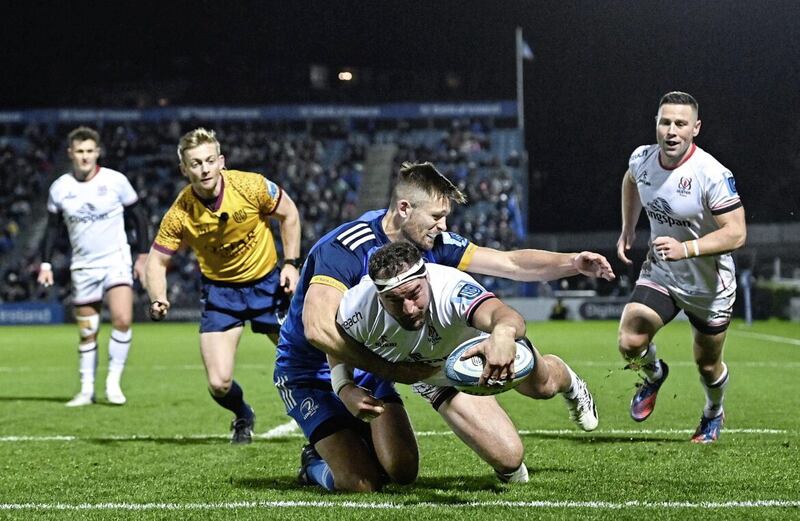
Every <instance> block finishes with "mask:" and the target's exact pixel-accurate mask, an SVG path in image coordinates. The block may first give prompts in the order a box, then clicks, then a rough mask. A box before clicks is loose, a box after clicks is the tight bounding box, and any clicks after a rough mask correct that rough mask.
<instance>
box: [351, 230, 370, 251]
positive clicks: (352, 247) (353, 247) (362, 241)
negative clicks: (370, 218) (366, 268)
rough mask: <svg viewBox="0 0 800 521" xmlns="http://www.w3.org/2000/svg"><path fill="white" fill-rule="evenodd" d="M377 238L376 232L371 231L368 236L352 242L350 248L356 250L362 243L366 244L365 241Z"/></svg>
mask: <svg viewBox="0 0 800 521" xmlns="http://www.w3.org/2000/svg"><path fill="white" fill-rule="evenodd" d="M375 239H376V237H375V234H374V233H370V234H369V235H367V236H366V237H362V238H361V239H359V240H357V241H356V242H354V243H353V244H351V245H350V249H351V250H353V251H355V249H356V248H358V247H359V246H361V245H362V244H364V243H365V242H367V241H374V240H375Z"/></svg>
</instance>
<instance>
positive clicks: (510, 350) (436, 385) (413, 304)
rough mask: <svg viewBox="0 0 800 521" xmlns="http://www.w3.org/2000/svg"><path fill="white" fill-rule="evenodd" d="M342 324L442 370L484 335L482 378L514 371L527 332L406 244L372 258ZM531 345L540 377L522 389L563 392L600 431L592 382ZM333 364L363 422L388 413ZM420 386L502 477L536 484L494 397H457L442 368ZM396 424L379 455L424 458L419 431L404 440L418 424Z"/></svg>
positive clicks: (500, 307) (338, 387) (479, 349)
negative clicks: (420, 454)
mask: <svg viewBox="0 0 800 521" xmlns="http://www.w3.org/2000/svg"><path fill="white" fill-rule="evenodd" d="M337 323H338V324H339V325H340V327H341V328H342V330H343V331H344V332H345V333H346V334H347V335H346V336H347V337H349V338H351V339H353V340H354V341H355V342H357V343H358V344H361V345H363V346H365V347H366V348H368V349H370V350H371V351H373V352H374V353H376V354H377V355H379V356H380V357H381V358H383V359H385V360H388V361H390V362H405V361H413V362H423V363H426V364H430V365H432V366H434V367H441V366H443V365H444V361H445V360H446V359H447V357H448V355H449V354H450V353H451V352H452V351H453V349H454V348H455V347H457V346H458V345H459V344H461V343H462V342H464V341H466V340H469V339H471V338H475V337H477V336H481V335H484V336H485V337H486V339H487V341H486V342H484V343H481V344H479V345H478V346H476V347H475V348H473V350H474V351H469V352H467V353H466V354H465V356H472V355H475V354H479V353H480V354H482V355H484V356H485V358H486V367H485V370H484V373H483V376H482V378H483V379H485V380H498V381H502V380H505V379H507V378H508V377H509V376H510V375H511V373H513V363H514V357H515V354H516V342H515V340H516V339H519V338H525V330H526V326H525V321H524V319H523V318H522V317H521V316H520V315H519V313H517V312H516V311H515V310H514V309H512V308H510V307H509V306H507V305H505V304H504V303H503V302H501V301H500V300H499V299H498V298H497V297H495V295H494V294H493V293H491V292H489V291H486V289H484V288H483V287H482V286H481V285H480V284H478V282H476V281H475V279H473V278H472V277H471V276H470V275H468V274H467V273H464V272H463V271H460V270H458V269H456V268H453V267H450V266H442V265H438V264H428V263H426V262H424V261H423V259H422V253H421V252H420V251H419V250H418V249H417V248H416V246H414V245H412V244H410V243H408V242H405V241H398V242H394V243H391V244H388V245H386V246H383V247H381V248H380V249H378V250H377V251H375V253H374V254H373V255H372V257H371V258H370V260H369V275H368V276H365V277H363V278H362V279H361V282H360V283H359V284H357V285H356V286H354V287H352V288H350V289H349V290H347V292H346V293H345V294H344V296H343V298H342V301H341V303H340V304H339V310H338V313H337ZM483 332H485V333H490V334H488V335H486V334H485V333H483ZM525 341H526V342H527V339H525ZM528 344H529V345H530V343H529V342H528ZM531 349H532V350H533V352H534V357H535V367H534V371H533V372H532V373H531V376H529V377H528V378H526V379H525V380H524V381H523V382H522V383H521V384H520V385H519V386H518V387H516V390H517V391H519V392H520V393H522V394H524V395H526V396H529V397H531V398H535V399H549V398H552V397H553V396H555V395H556V394H562V396H564V398H565V400H566V404H567V406H568V408H569V410H570V416H571V417H572V419H573V420H574V421H575V422H576V423H577V424H578V426H579V427H580V428H582V429H583V430H586V431H591V430H594V429H595V428H596V427H597V411H596V409H595V406H594V400H593V398H592V395H591V393H590V392H589V390H588V388H587V386H586V383H585V382H584V381H583V380H582V379H581V378H580V377H578V376H577V375H576V374H575V373H574V372H573V371H572V370H571V369H570V368H569V366H568V365H567V364H565V363H564V362H563V361H562V360H561V359H560V358H558V357H557V356H554V355H541V354H539V352H538V351H537V350H536V349H535V348H533V346H531ZM328 359H329V360H330V365H331V386H332V388H333V390H334V392H335V393H336V394H337V395H338V396H339V397H340V399H341V400H342V402H344V404H345V406H346V407H347V408H348V410H349V411H350V412H351V414H352V415H353V416H355V417H358V418H365V419H372V418H375V417H377V416H380V415H381V414H382V413H383V402H382V401H381V400H378V399H376V398H375V397H374V396H373V394H372V392H371V391H370V390H369V389H366V388H363V387H360V386H358V385H356V384H355V379H354V376H353V371H352V368H350V367H348V366H346V365H345V364H343V363H340V362H339V361H338V360H335V359H334V358H333V357H331V356H329V357H328ZM347 387H351V389H350V390H349V392H348V393H346V395H345V394H342V390H343V389H345V388H347ZM413 388H414V391H415V392H416V393H417V394H420V395H421V396H423V397H424V398H425V399H427V400H428V401H429V402H430V403H431V405H432V406H433V407H434V409H436V411H437V412H438V413H439V414H440V415H441V416H442V418H443V419H444V420H445V422H447V424H448V425H449V426H450V427H451V429H452V430H453V432H455V433H456V435H458V437H459V438H460V439H461V440H462V441H464V443H465V444H466V445H467V446H469V447H470V448H472V449H473V450H474V451H475V452H476V453H477V454H478V455H479V456H480V457H481V458H482V459H483V460H484V461H486V462H487V463H488V464H489V465H491V466H492V468H493V469H494V470H495V473H496V475H497V476H498V478H499V479H501V480H502V481H505V482H525V481H527V480H528V472H527V468H526V467H525V463H524V462H523V452H524V450H523V446H522V440H521V439H520V437H519V434H518V433H517V430H516V428H515V427H514V424H513V423H512V422H511V419H510V418H509V417H508V415H507V414H506V412H505V411H504V410H503V409H502V408H501V407H500V405H499V404H498V402H497V400H496V399H495V398H494V397H492V396H474V395H470V394H465V393H461V392H459V391H458V390H456V389H455V388H453V387H451V382H450V381H449V380H447V378H446V377H445V376H444V374H443V373H442V371H441V370H440V371H438V372H436V373H435V374H434V375H432V376H431V377H429V378H426V379H425V380H424V381H423V382H419V383H417V384H415V385H414V387H413ZM456 404H457V405H456ZM398 423H399V425H398V428H397V429H396V430H395V433H394V436H393V437H392V439H391V440H380V444H379V443H378V441H376V440H375V439H374V438H373V441H375V444H376V454H377V455H378V457H379V458H381V457H382V456H385V454H386V453H395V454H408V453H413V454H416V452H417V447H416V443H415V442H414V441H413V439H414V437H413V434H411V433H407V435H401V432H402V430H403V428H404V427H406V426H410V423H407V422H398ZM379 447H380V449H379ZM381 449H382V450H381ZM390 457H392V456H390ZM412 464H413V463H409V465H412Z"/></svg>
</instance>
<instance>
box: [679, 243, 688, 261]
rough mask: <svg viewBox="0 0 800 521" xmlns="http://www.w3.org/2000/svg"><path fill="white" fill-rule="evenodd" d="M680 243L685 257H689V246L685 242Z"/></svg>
mask: <svg viewBox="0 0 800 521" xmlns="http://www.w3.org/2000/svg"><path fill="white" fill-rule="evenodd" d="M681 244H683V253H684V254H685V255H686V258H687V259H688V258H689V248H688V247H687V246H686V243H685V242H682V243H681Z"/></svg>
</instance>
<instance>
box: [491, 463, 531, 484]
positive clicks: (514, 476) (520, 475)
mask: <svg viewBox="0 0 800 521" xmlns="http://www.w3.org/2000/svg"><path fill="white" fill-rule="evenodd" d="M494 473H495V475H496V476H497V479H499V480H500V481H502V482H503V483H527V482H528V479H529V478H528V467H526V466H525V462H524V461H523V462H522V464H521V465H520V466H519V468H518V469H517V470H515V471H513V472H509V473H507V474H502V473H500V472H497V471H496V470H495V471H494Z"/></svg>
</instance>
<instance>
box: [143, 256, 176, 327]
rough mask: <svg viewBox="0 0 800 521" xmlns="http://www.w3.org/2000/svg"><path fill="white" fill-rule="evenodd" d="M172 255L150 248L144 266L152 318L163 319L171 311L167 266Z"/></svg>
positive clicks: (145, 284) (145, 283) (145, 285)
mask: <svg viewBox="0 0 800 521" xmlns="http://www.w3.org/2000/svg"><path fill="white" fill-rule="evenodd" d="M169 261H170V256H169V255H167V254H165V253H161V252H160V251H158V250H156V249H155V248H150V254H149V255H148V256H147V261H145V266H144V272H145V277H144V287H145V289H146V290H147V295H148V297H150V308H149V313H150V318H151V319H153V320H162V319H163V318H164V317H166V316H167V311H169V300H167V266H169Z"/></svg>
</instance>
